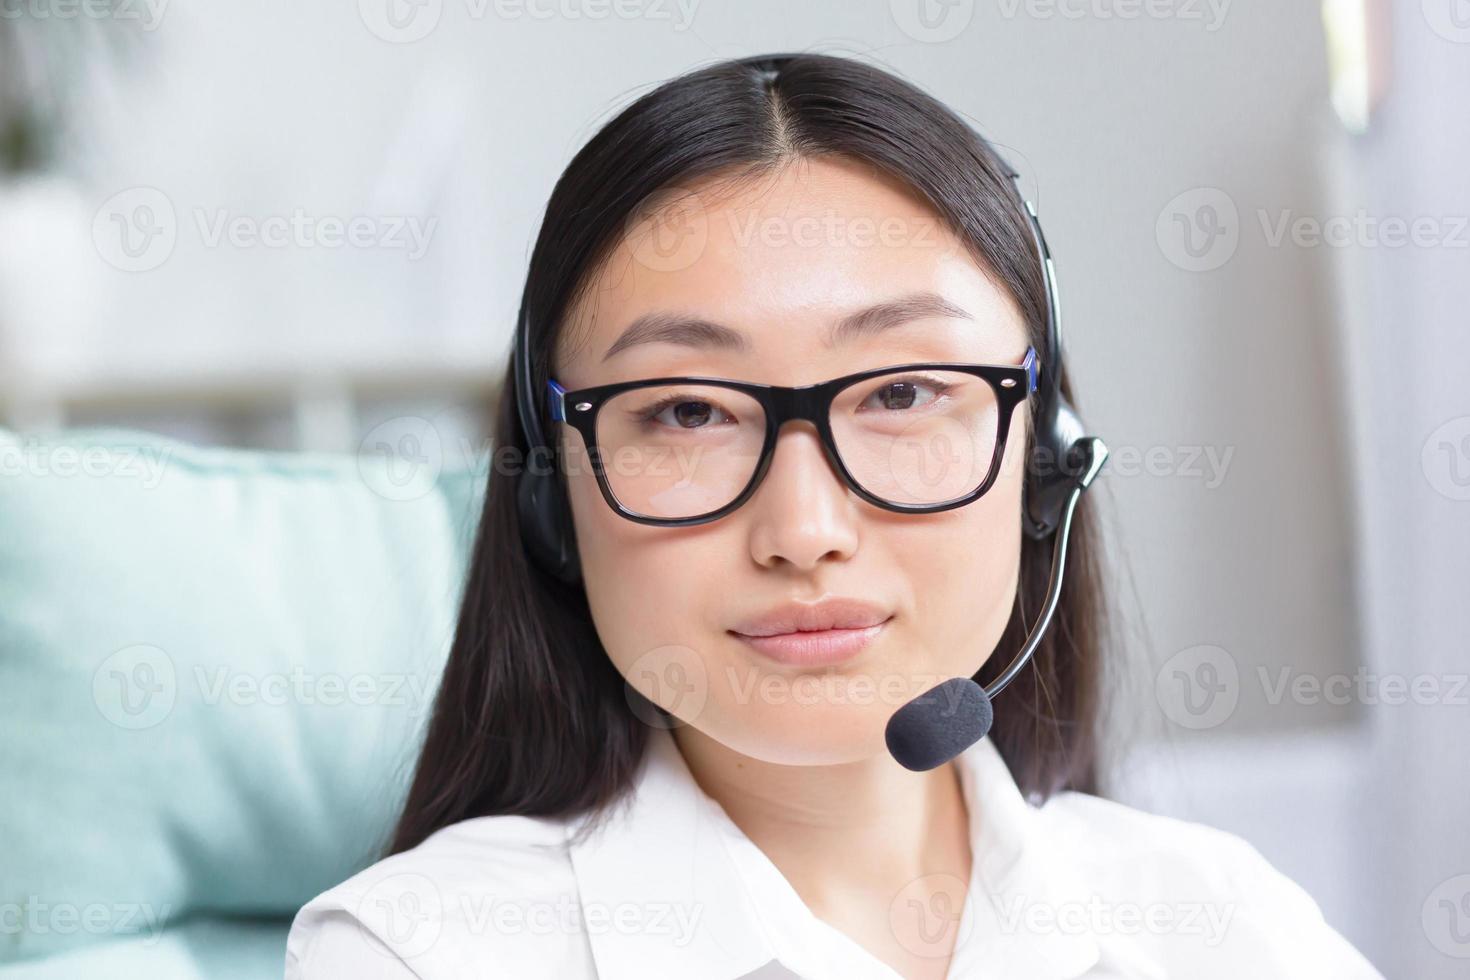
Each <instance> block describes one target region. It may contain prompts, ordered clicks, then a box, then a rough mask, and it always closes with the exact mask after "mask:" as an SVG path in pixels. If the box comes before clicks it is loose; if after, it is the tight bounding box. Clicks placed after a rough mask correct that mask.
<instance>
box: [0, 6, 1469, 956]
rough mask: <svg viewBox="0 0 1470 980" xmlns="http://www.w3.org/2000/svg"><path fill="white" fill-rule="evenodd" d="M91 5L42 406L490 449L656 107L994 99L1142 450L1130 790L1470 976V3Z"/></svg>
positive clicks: (6, 417) (61, 175) (165, 427)
mask: <svg viewBox="0 0 1470 980" xmlns="http://www.w3.org/2000/svg"><path fill="white" fill-rule="evenodd" d="M67 9H73V8H70V7H67V6H64V5H59V4H51V5H43V6H39V7H38V6H36V5H31V6H28V7H27V6H20V5H17V6H14V7H7V8H5V14H4V17H3V18H0V45H3V46H0V58H3V59H4V60H3V61H0V66H3V67H0V85H3V93H0V110H3V117H0V118H3V124H4V129H3V143H0V146H3V148H4V150H3V160H4V169H3V172H0V421H3V422H4V423H5V424H6V425H9V426H12V427H16V428H21V429H29V428H37V429H39V428H47V427H55V426H81V425H109V426H111V425H120V426H134V427H141V428H145V429H149V430H153V431H158V432H164V433H168V434H173V435H178V436H182V437H184V438H188V439H193V440H196V441H200V442H208V443H217V444H226V445H242V446H258V447H267V448H280V449H289V448H297V447H300V448H311V449H328V450H339V451H344V452H362V453H374V452H379V451H386V452H389V453H393V452H399V451H400V449H401V447H404V446H406V445H407V444H405V443H402V442H400V441H395V439H394V438H392V437H393V436H394V434H395V433H398V432H400V431H402V430H403V427H404V426H405V424H408V423H407V422H406V421H405V420H410V419H427V420H429V423H431V425H430V427H429V429H428V430H427V431H430V432H431V433H432V435H433V437H434V438H433V439H432V440H431V441H429V442H415V443H414V444H413V447H414V448H413V450H412V451H413V452H414V453H417V454H421V455H417V456H414V457H413V458H412V459H406V460H405V462H406V463H416V462H425V461H427V462H429V463H430V464H433V463H435V462H436V461H437V460H436V459H428V458H427V457H425V456H423V455H422V454H428V456H433V457H438V458H440V459H442V458H447V457H448V456H451V455H454V454H465V453H470V452H475V451H478V450H483V449H484V448H485V445H486V444H485V442H484V439H485V421H486V420H485V411H484V410H485V407H486V405H488V404H490V403H491V402H490V399H491V398H493V394H494V391H495V389H496V387H497V386H498V384H499V382H500V373H501V371H502V370H503V365H504V362H505V358H506V356H507V353H508V349H509V338H510V331H511V328H512V324H513V320H514V315H515V311H516V307H517V303H518V298H519V290H520V287H521V283H522V277H523V275H524V272H525V262H526V259H527V256H528V253H529V248H530V243H531V241H532V239H533V236H534V234H535V231H536V227H537V222H538V220H539V216H540V213H541V210H542V207H543V206H544V202H545V200H546V198H547V196H548V194H549V193H550V190H551V187H552V184H553V183H554V181H555V179H556V177H557V176H558V174H559V173H560V171H561V168H562V167H563V166H564V165H565V163H566V161H567V160H568V159H569V157H570V156H571V154H572V153H573V152H575V150H576V149H577V148H578V147H579V146H580V145H581V143H582V142H583V141H584V140H585V139H586V138H587V137H588V136H590V135H591V133H592V132H593V131H594V130H595V128H596V127H597V126H598V125H599V124H600V123H601V122H602V121H604V120H605V119H606V118H608V117H609V116H610V115H611V114H612V113H614V112H615V111H616V110H617V109H619V108H620V107H621V106H623V105H625V104H626V103H627V101H629V100H630V99H631V98H633V97H635V96H636V95H637V94H638V93H640V92H642V91H645V90H646V89H647V88H649V87H651V86H653V85H654V84H656V83H658V82H659V81H661V80H663V79H665V78H667V77H669V76H671V75H674V74H677V73H679V72H681V71H683V70H686V69H688V68H690V67H692V66H695V65H698V64H702V63H707V62H710V61H712V60H716V59H718V58H723V57H731V56H739V55H746V54H753V53H757V52H762V51H780V50H815V51H822V52H827V53H834V54H846V55H853V56H858V57H863V58H867V59H870V60H874V61H876V62H878V63H880V64H882V65H885V66H887V67H889V68H891V69H892V70H895V71H897V72H899V73H900V74H902V75H904V76H906V77H908V78H910V79H911V80H913V81H914V82H916V83H918V84H919V85H921V86H922V87H924V88H926V89H927V90H928V91H930V92H931V93H933V94H934V95H936V96H937V97H938V98H940V99H941V100H943V101H945V102H946V103H947V104H949V105H950V106H952V107H953V108H955V109H956V110H958V111H960V112H961V113H963V114H964V115H965V116H967V117H968V118H969V119H970V120H971V121H972V122H973V123H974V125H976V126H977V127H978V128H979V129H980V131H981V132H983V133H984V134H985V135H986V136H988V137H989V138H991V139H992V140H994V141H995V142H997V143H998V144H999V145H1000V146H1001V147H1002V150H1003V152H1004V153H1006V154H1007V155H1008V156H1009V157H1010V159H1011V160H1012V161H1013V162H1014V163H1015V164H1017V165H1018V167H1019V168H1020V169H1021V170H1022V171H1023V172H1024V174H1025V176H1026V178H1027V181H1028V186H1029V187H1030V188H1031V193H1032V195H1033V196H1034V198H1035V200H1036V202H1037V205H1038V208H1039V211H1040V214H1041V217H1042V221H1043V223H1044V225H1045V227H1046V230H1047V234H1048V237H1049V239H1050V242H1051V245H1052V249H1053V252H1054V254H1055V255H1056V257H1057V263H1058V268H1059V274H1060V279H1061V284H1062V296H1063V307H1064V310H1065V314H1066V316H1065V320H1066V329H1067V343H1068V349H1069V356H1070V359H1071V366H1072V369H1073V371H1074V373H1075V375H1076V377H1077V381H1078V390H1079V392H1080V402H1081V404H1082V406H1083V408H1084V410H1085V414H1086V416H1087V417H1088V419H1089V422H1090V425H1091V427H1092V428H1093V430H1094V431H1097V432H1099V433H1100V434H1102V435H1104V436H1105V437H1106V438H1107V440H1108V442H1109V444H1110V446H1111V447H1112V448H1113V453H1114V455H1113V460H1112V462H1111V463H1110V465H1109V467H1108V469H1107V470H1106V471H1105V476H1104V481H1103V485H1104V486H1105V487H1106V491H1105V493H1104V499H1105V501H1106V506H1107V507H1108V509H1109V513H1110V519H1109V524H1110V530H1111V536H1112V542H1113V552H1114V559H1113V570H1114V572H1115V575H1116V578H1115V582H1116V588H1117V595H1118V599H1119V627H1120V636H1121V638H1122V643H1121V646H1120V667H1122V668H1124V669H1120V671H1119V673H1118V679H1119V692H1118V695H1117V697H1116V699H1115V701H1114V702H1113V703H1112V704H1111V705H1110V711H1109V714H1110V721H1111V723H1112V724H1113V726H1114V728H1115V730H1116V732H1117V734H1118V744H1119V746H1120V747H1119V749H1118V751H1117V753H1116V759H1115V767H1114V773H1115V775H1114V777H1113V781H1112V786H1111V792H1112V793H1114V794H1115V795H1117V796H1119V797H1121V798H1123V799H1125V800H1127V801H1129V802H1132V803H1136V804H1138V805H1141V806H1146V807H1149V808H1152V809H1156V810H1160V811H1163V812H1169V813H1174V814H1177V815H1181V816H1185V817H1188V818H1191V819H1198V820H1204V821H1206V822H1210V823H1213V824H1216V825H1219V826H1222V827H1225V828H1227V829H1230V830H1232V831H1235V832H1237V833H1241V834H1243V835H1244V836H1246V837H1247V838H1249V839H1250V840H1251V841H1252V842H1254V843H1255V844H1256V846H1257V847H1258V848H1259V849H1260V850H1261V851H1262V852H1263V853H1264V854H1265V855H1266V856H1267V857H1268V858H1270V859H1271V860H1272V861H1273V862H1274V863H1275V864H1276V865H1277V866H1278V867H1279V868H1281V869H1282V870H1283V871H1285V872H1286V873H1288V874H1290V875H1292V876H1293V877H1294V878H1296V879H1297V880H1298V881H1300V882H1301V883H1302V884H1303V885H1304V886H1305V887H1306V888H1307V889H1308V891H1310V892H1311V893H1312V894H1313V896H1314V897H1315V898H1317V900H1318V902H1319V903H1320V904H1321V905H1322V907H1323V909H1324V912H1325V913H1326V915H1327V917H1328V919H1329V921H1330V922H1332V923H1333V924H1334V925H1335V926H1337V927H1338V928H1339V929H1340V930H1342V931H1343V932H1344V933H1345V934H1347V935H1348V936H1349V938H1351V939H1352V940H1353V941H1354V942H1355V943H1356V944H1357V945H1359V946H1360V948H1362V949H1363V950H1364V951H1365V953H1367V955H1368V956H1369V957H1370V958H1371V959H1373V961H1374V962H1375V963H1376V964H1377V965H1378V966H1379V967H1380V968H1381V969H1382V970H1384V971H1385V972H1386V973H1388V974H1389V975H1391V976H1415V977H1424V978H1429V977H1450V976H1463V975H1464V970H1465V960H1466V958H1467V957H1470V836H1467V835H1466V834H1465V832H1464V828H1465V826H1466V817H1467V816H1470V790H1467V789H1466V788H1465V781H1464V779H1463V774H1464V767H1465V762H1464V753H1463V749H1464V747H1465V746H1466V745H1467V742H1470V739H1467V734H1470V724H1467V720H1466V719H1467V714H1470V707H1467V701H1470V690H1466V688H1465V687H1464V686H1463V681H1464V679H1465V676H1466V673H1465V672H1466V671H1467V670H1470V668H1467V666H1466V657H1465V640H1464V637H1465V635H1466V634H1467V630H1466V627H1467V625H1470V623H1467V618H1470V617H1467V614H1466V612H1465V603H1464V601H1463V595H1464V589H1465V583H1466V581H1467V575H1466V572H1467V562H1466V558H1465V555H1466V553H1467V546H1470V502H1467V499H1470V394H1467V385H1466V379H1465V374H1466V366H1467V365H1470V339H1467V332H1466V329H1465V328H1466V321H1465V313H1464V311H1465V310H1466V309H1470V230H1467V229H1466V227H1465V220H1466V219H1465V216H1466V215H1467V214H1470V190H1467V187H1470V185H1467V182H1466V180H1465V178H1464V173H1465V160H1466V159H1470V107H1467V106H1470V103H1467V102H1466V100H1465V98H1464V96H1465V93H1466V92H1467V91H1470V8H1467V7H1466V5H1465V3H1464V0H1424V2H1422V3H1420V2H1416V0H1403V2H1400V3H1397V4H1389V3H1382V4H1379V3H1375V2H1372V0H1327V2H1325V3H1316V2H1308V0H1287V2H1279V3H1266V2H1261V0H1255V2H1250V3H1247V2H1243V0H1234V2H1232V0H1151V2H1133V0H945V2H939V0H892V2H888V0H876V2H871V0H870V2H864V3H838V2H835V0H832V2H808V3H803V4H800V5H798V4H790V3H784V2H780V0H741V2H739V3H736V2H733V0H625V2H622V3H617V4H613V3H599V2H598V0H580V2H578V0H555V2H552V0H411V2H410V0H360V2H359V3H357V4H355V5H354V4H295V3H287V2H283V0H262V2H255V3H251V4H226V3H223V2H216V0H187V2H186V0H173V2H168V0H152V2H145V0H130V2H116V3H111V4H99V5H97V6H94V7H81V8H75V9H74V12H73V13H72V15H70V16H67V15H64V13H63V11H64V10H67ZM412 425H415V426H417V425H418V423H412ZM415 431H418V432H422V431H425V430H423V429H422V427H421V426H420V427H419V428H416V429H415ZM385 436H386V438H385ZM402 451H404V452H408V451H409V450H407V449H402Z"/></svg>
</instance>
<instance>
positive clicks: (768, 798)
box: [674, 726, 971, 928]
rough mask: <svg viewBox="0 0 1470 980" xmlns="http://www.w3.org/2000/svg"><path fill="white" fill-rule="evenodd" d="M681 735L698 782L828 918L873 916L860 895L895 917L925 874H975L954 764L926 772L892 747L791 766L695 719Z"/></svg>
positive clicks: (682, 749) (681, 745)
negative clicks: (715, 734) (723, 738)
mask: <svg viewBox="0 0 1470 980" xmlns="http://www.w3.org/2000/svg"><path fill="white" fill-rule="evenodd" d="M674 738H675V742H676V743H677V745H678V747H679V751H680V752H681V753H682V754H683V756H684V760H685V762H686V763H687V764H688V766H689V770H690V773H691V774H692V775H693V776H694V779H695V781H696V782H697V783H699V785H700V787H701V788H702V789H703V790H704V791H705V793H707V794H708V795H709V796H710V797H712V798H713V799H714V800H715V801H716V802H718V803H719V804H720V805H721V806H722V807H723V808H724V810H725V812H726V814H728V815H729V817H730V819H731V821H733V822H734V823H735V825H736V826H737V827H739V828H740V829H741V831H743V832H744V833H745V835H746V836H747V837H749V838H750V839H751V841H752V842H753V843H754V844H755V845H756V846H757V847H759V848H760V849H761V850H762V851H763V852H764V853H765V854H766V856H767V857H769V858H770V859H771V862H772V863H773V864H775V865H776V867H777V868H778V869H780V871H781V873H782V874H783V875H784V876H785V877H786V879H787V881H789V882H790V883H791V885H792V887H793V888H794V889H795V890H796V892H797V894H798V895H800V896H801V898H802V900H803V901H804V902H805V903H806V904H807V906H808V907H809V908H810V909H811V910H812V911H813V912H814V913H815V914H816V915H817V916H818V917H819V918H822V919H824V920H826V921H828V922H831V923H833V924H834V925H839V922H838V920H846V919H851V918H852V917H853V916H854V915H861V914H863V913H861V912H860V911H859V910H857V909H855V908H853V903H854V901H855V900H860V901H862V902H864V903H866V904H867V905H868V906H869V907H871V906H872V904H873V902H874V901H875V900H878V899H882V902H881V906H880V907H879V908H877V909H876V911H877V912H879V913H881V914H882V915H883V916H885V917H886V916H887V914H888V905H889V901H890V900H892V899H894V898H896V897H897V896H898V895H899V894H900V893H901V892H903V891H904V890H905V889H906V888H910V887H911V886H912V885H913V884H914V883H915V882H916V880H918V879H921V878H926V877H927V876H946V877H947V878H949V879H950V880H951V882H953V881H954V880H956V879H957V881H958V882H961V883H963V882H968V880H969V875H970V862H971V854H970V837H969V823H968V812H967V809H966V806H965V800H964V795H963V793H962V791H961V787H960V782H959V773H958V772H957V770H956V769H955V767H954V765H953V764H952V763H951V764H949V765H945V766H941V767H940V768H938V769H935V770H933V771H931V772H928V773H922V774H916V773H912V772H909V771H908V770H906V769H904V768H902V767H901V766H899V765H898V763H896V762H895V761H894V760H893V759H891V758H889V757H888V756H887V755H886V754H884V755H879V756H875V757H873V758H870V759H865V760H862V761H859V762H850V763H843V764H839V765H831V766H786V765H776V764H773V763H768V762H762V761H760V760H758V759H753V758H751V757H749V756H746V755H742V754H740V753H739V752H736V751H734V750H733V749H730V748H729V747H727V746H725V745H724V744H722V743H720V742H717V741H715V740H714V739H712V738H710V737H709V736H708V735H705V734H704V733H702V732H700V731H699V730H698V729H696V728H693V727H690V726H680V727H678V728H675V729H674ZM860 897H861V898H860ZM840 927H841V926H840V925H839V928H840Z"/></svg>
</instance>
